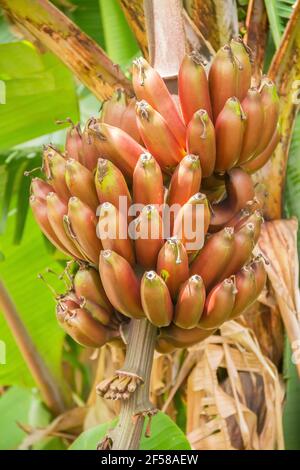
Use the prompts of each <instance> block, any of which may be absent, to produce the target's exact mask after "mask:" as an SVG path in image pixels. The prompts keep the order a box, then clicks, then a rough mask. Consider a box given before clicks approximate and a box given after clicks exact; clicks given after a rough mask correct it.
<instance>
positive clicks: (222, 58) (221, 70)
mask: <svg viewBox="0 0 300 470" xmlns="http://www.w3.org/2000/svg"><path fill="white" fill-rule="evenodd" d="M237 74H238V66H237V63H236V61H235V60H234V57H233V53H232V50H231V48H230V46H229V45H225V46H223V47H222V48H221V49H219V50H218V52H217V53H216V55H215V57H214V59H213V61H212V64H211V67H210V70H209V75H208V83H209V91H210V99H211V105H212V112H213V118H214V122H216V120H217V117H218V115H219V113H220V112H221V111H222V109H223V107H224V105H225V103H226V101H227V100H228V98H230V97H232V96H236V95H237Z"/></svg>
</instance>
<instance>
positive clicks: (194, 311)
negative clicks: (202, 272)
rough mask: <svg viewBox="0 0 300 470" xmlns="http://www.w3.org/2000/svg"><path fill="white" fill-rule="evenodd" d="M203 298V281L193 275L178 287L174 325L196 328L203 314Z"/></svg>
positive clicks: (196, 275)
mask: <svg viewBox="0 0 300 470" xmlns="http://www.w3.org/2000/svg"><path fill="white" fill-rule="evenodd" d="M205 297H206V293H205V286H204V283H203V280H202V278H201V276H198V274H194V275H193V276H191V277H190V278H189V279H188V280H187V281H185V283H184V284H182V286H181V287H180V290H179V294H178V299H177V303H176V307H175V314H174V320H173V321H174V323H175V325H177V326H179V327H180V328H187V329H190V328H194V327H196V326H197V325H198V323H199V320H200V318H201V315H202V312H203V308H204V303H205Z"/></svg>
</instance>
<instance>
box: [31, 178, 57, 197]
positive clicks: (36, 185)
mask: <svg viewBox="0 0 300 470" xmlns="http://www.w3.org/2000/svg"><path fill="white" fill-rule="evenodd" d="M52 191H53V188H52V186H51V185H50V184H48V183H46V181H44V180H42V179H41V178H33V179H32V181H31V185H30V194H32V195H33V196H35V197H38V198H39V199H46V197H47V194H49V193H51V192H52Z"/></svg>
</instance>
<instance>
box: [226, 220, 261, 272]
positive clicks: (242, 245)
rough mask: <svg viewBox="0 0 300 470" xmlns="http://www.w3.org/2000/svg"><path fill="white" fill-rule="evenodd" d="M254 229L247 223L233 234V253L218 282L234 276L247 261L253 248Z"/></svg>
mask: <svg viewBox="0 0 300 470" xmlns="http://www.w3.org/2000/svg"><path fill="white" fill-rule="evenodd" d="M254 229H255V227H254V225H253V224H250V223H248V224H246V225H244V226H243V227H241V228H240V229H239V230H237V231H236V232H235V233H234V242H233V243H234V247H233V253H232V256H231V258H230V260H229V261H228V263H227V266H226V269H225V270H224V271H223V273H222V276H221V279H220V280H223V279H225V278H227V277H229V276H231V275H232V274H235V273H236V272H238V271H239V270H240V269H241V268H242V267H243V266H244V264H246V263H247V262H248V261H249V258H250V257H251V254H252V251H253V248H254Z"/></svg>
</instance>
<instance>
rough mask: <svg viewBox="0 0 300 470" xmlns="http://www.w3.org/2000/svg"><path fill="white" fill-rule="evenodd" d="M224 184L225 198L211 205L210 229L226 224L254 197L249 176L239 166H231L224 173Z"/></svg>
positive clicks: (214, 229)
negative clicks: (230, 168)
mask: <svg viewBox="0 0 300 470" xmlns="http://www.w3.org/2000/svg"><path fill="white" fill-rule="evenodd" d="M225 186H226V198H225V199H223V200H222V201H221V202H218V203H215V204H214V203H212V206H211V210H212V215H211V220H210V230H211V231H216V230H219V229H220V228H221V227H223V226H224V225H225V224H227V223H228V222H229V221H230V220H231V219H232V218H233V217H234V216H235V215H236V214H238V213H239V212H240V211H241V210H242V209H244V208H245V206H246V205H247V203H248V202H249V201H250V200H252V199H253V198H254V186H253V182H252V179H251V176H249V175H248V174H247V173H246V172H245V171H244V170H242V169H241V168H233V169H232V170H230V171H229V172H228V173H227V174H226V175H225Z"/></svg>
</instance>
